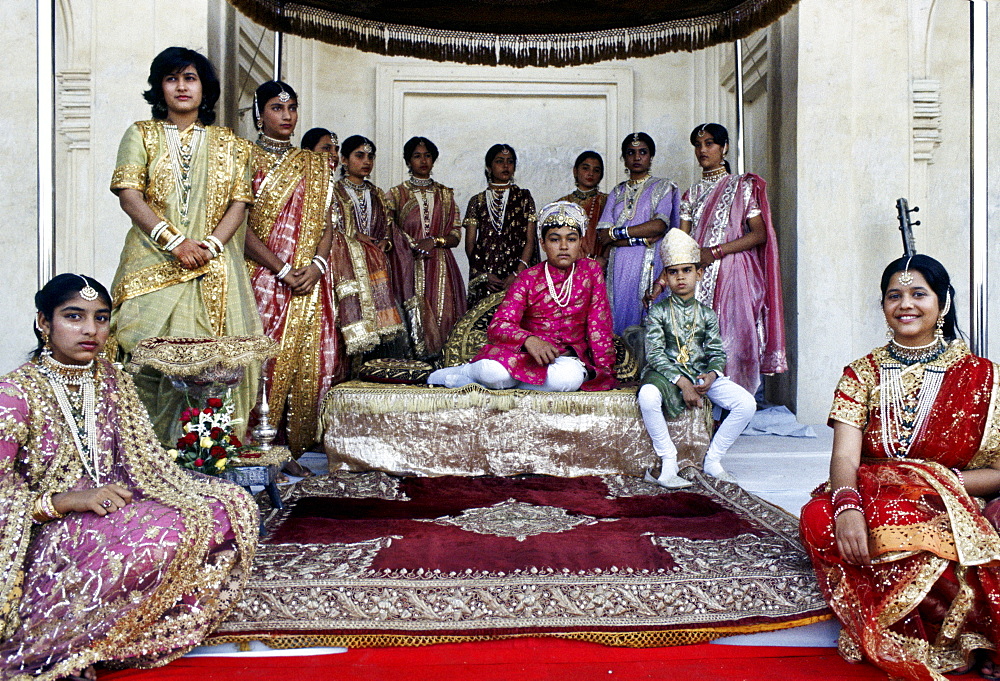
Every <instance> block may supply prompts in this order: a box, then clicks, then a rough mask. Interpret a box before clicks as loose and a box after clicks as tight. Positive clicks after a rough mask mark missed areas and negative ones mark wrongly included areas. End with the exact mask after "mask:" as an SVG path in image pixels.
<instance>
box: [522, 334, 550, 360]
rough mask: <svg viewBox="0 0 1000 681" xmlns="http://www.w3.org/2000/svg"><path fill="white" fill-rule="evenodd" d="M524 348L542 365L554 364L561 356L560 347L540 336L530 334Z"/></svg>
mask: <svg viewBox="0 0 1000 681" xmlns="http://www.w3.org/2000/svg"><path fill="white" fill-rule="evenodd" d="M524 349H525V351H526V352H527V353H528V354H529V355H531V358H532V359H533V360H535V361H536V362H538V363H539V364H540V365H541V366H548V365H549V364H552V363H553V362H554V361H556V357H558V356H559V349H558V348H557V347H556V346H554V345H552V343H549V342H548V341H544V340H542V339H541V338H539V337H538V336H528V338H527V340H525V341H524Z"/></svg>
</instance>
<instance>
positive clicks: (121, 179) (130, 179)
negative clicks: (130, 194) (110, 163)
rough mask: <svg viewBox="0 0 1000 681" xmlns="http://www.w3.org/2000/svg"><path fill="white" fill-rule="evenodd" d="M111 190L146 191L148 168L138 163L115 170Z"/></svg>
mask: <svg viewBox="0 0 1000 681" xmlns="http://www.w3.org/2000/svg"><path fill="white" fill-rule="evenodd" d="M111 189H112V191H114V190H115V189H135V190H137V191H140V192H145V191H146V166H141V165H139V164H138V163H126V164H125V165H123V166H118V167H117V168H115V172H114V173H112V175H111Z"/></svg>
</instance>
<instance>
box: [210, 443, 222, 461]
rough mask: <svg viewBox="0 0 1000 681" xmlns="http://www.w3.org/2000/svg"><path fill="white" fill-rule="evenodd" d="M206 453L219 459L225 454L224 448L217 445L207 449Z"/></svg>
mask: <svg viewBox="0 0 1000 681" xmlns="http://www.w3.org/2000/svg"><path fill="white" fill-rule="evenodd" d="M208 453H209V454H211V455H212V456H214V457H215V458H216V459H221V458H222V457H224V456H225V455H226V448H225V447H220V446H219V445H215V446H214V447H212V448H211V449H210V450H208Z"/></svg>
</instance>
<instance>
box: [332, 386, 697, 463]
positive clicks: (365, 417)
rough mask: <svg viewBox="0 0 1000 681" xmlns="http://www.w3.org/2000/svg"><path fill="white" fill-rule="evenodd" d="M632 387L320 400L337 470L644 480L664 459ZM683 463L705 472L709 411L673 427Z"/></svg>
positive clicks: (351, 391) (395, 391)
mask: <svg viewBox="0 0 1000 681" xmlns="http://www.w3.org/2000/svg"><path fill="white" fill-rule="evenodd" d="M635 393H636V389H635V388H628V389H623V390H606V391H599V392H572V393H547V392H538V391H532V390H489V389H487V388H483V387H482V386H479V385H476V384H471V385H468V386H465V387H464V388H460V389H455V390H449V389H447V388H432V387H428V386H405V385H396V386H391V387H390V386H382V385H377V384H373V383H364V382H361V381H350V382H348V383H342V384H340V385H338V386H335V387H333V388H332V389H330V391H329V392H328V393H327V394H326V399H325V400H324V402H323V410H322V425H323V428H324V431H325V432H324V436H323V444H324V445H325V447H326V453H327V456H328V457H329V460H330V470H331V471H335V470H344V469H346V470H352V471H366V470H381V471H385V472H387V473H393V474H407V473H415V474H417V475H519V474H522V473H541V474H546V475H558V476H565V477H574V476H580V475H600V474H605V473H623V474H627V475H642V473H643V471H644V470H645V469H646V468H647V467H649V466H653V465H654V464H655V463H656V462H657V461H658V458H657V456H656V454H655V453H654V452H653V448H652V445H651V444H650V441H649V437H648V436H647V435H646V431H645V429H644V428H643V425H642V419H641V418H640V416H639V407H638V404H637V403H636V399H635ZM668 425H669V427H670V431H671V437H672V438H673V439H674V441H675V442H679V443H684V444H683V445H681V446H680V447H679V448H678V449H679V450H680V456H679V463H680V464H681V465H682V466H684V465H695V466H698V467H700V464H701V459H702V458H703V457H704V453H705V451H706V450H707V449H708V443H709V435H708V428H707V425H706V421H705V418H704V412H702V411H699V410H692V409H689V410H686V411H685V413H684V415H683V416H682V417H681V418H679V419H677V420H675V421H671V422H670V423H669V424H668Z"/></svg>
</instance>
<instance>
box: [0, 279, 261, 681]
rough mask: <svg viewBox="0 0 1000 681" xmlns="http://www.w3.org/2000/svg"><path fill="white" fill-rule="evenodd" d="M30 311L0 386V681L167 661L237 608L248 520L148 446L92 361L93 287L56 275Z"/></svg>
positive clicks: (104, 318) (97, 305)
mask: <svg viewBox="0 0 1000 681" xmlns="http://www.w3.org/2000/svg"><path fill="white" fill-rule="evenodd" d="M35 306H36V307H37V309H38V316H37V319H36V322H35V323H36V336H38V339H39V346H38V349H37V350H36V351H35V353H34V354H35V357H34V359H32V360H31V361H29V362H27V363H26V364H24V365H22V366H21V367H20V368H18V369H15V370H14V371H12V372H11V373H9V374H7V375H6V376H3V377H2V378H0V505H2V507H3V511H2V513H0V542H2V543H0V546H2V547H3V549H2V554H0V603H3V604H4V605H3V609H2V611H0V612H2V618H0V641H2V642H0V678H4V679H40V680H43V681H48V680H50V679H62V678H80V677H83V678H87V679H93V678H95V677H96V674H95V671H94V667H93V665H95V664H96V663H98V662H103V663H104V664H106V665H107V666H113V667H126V666H134V667H151V666H158V665H162V664H166V663H167V662H169V661H170V660H173V659H174V658H177V657H179V656H181V655H182V654H184V653H185V652H187V651H188V650H190V649H191V648H192V647H193V646H195V645H197V644H198V643H199V642H200V641H201V640H202V639H203V638H204V637H205V636H206V635H207V634H209V633H210V632H211V631H212V630H213V629H214V628H215V627H216V626H217V625H218V624H219V623H220V622H221V621H222V620H223V619H224V618H225V616H226V614H227V613H228V612H229V609H230V607H231V606H232V605H233V603H234V601H235V599H236V598H238V597H239V595H240V591H241V590H242V588H243V585H244V584H245V582H246V580H247V577H248V576H249V573H250V563H251V561H252V560H253V555H254V551H255V550H256V546H257V536H258V532H259V529H258V516H257V507H256V505H255V503H254V501H253V499H251V498H250V496H249V495H248V494H247V493H246V492H244V491H243V490H242V489H241V488H239V487H237V486H236V485H233V484H230V483H228V482H225V481H223V480H220V479H217V478H210V477H207V476H204V475H198V474H189V473H185V472H184V471H183V470H182V469H181V468H180V467H179V466H177V465H176V464H174V462H173V460H172V457H170V456H169V455H168V454H166V452H165V451H164V450H163V448H162V447H161V446H160V443H159V441H158V439H157V437H156V434H155V433H154V432H153V427H152V424H151V423H150V421H149V417H148V416H147V415H146V410H145V409H144V408H143V406H142V403H141V402H140V401H139V397H138V395H137V394H136V391H135V386H134V385H133V383H132V380H131V378H129V377H128V376H127V375H126V374H124V373H123V372H122V371H121V370H119V369H117V368H115V366H114V365H113V364H111V363H110V362H108V361H107V360H105V359H103V358H102V357H101V353H102V352H103V350H104V344H105V342H106V341H107V339H108V330H109V326H110V316H111V296H110V295H109V294H108V292H107V289H105V288H104V287H103V286H102V285H101V284H100V283H98V282H97V281H95V280H94V279H91V278H90V277H84V276H82V275H77V274H60V275H59V276H57V277H55V278H54V279H52V280H51V281H50V282H49V283H48V284H46V285H45V287H44V288H42V290H41V291H39V292H38V293H37V294H36V295H35Z"/></svg>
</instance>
